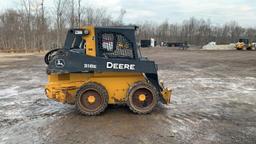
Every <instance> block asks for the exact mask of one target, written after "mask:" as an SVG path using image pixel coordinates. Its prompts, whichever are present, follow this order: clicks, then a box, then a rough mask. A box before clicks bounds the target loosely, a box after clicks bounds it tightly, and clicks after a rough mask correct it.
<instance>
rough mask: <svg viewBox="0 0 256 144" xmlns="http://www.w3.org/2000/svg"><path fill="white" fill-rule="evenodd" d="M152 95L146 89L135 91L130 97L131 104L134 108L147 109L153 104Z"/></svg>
mask: <svg viewBox="0 0 256 144" xmlns="http://www.w3.org/2000/svg"><path fill="white" fill-rule="evenodd" d="M153 99H154V97H153V94H152V92H151V91H150V90H148V89H146V88H140V89H138V90H136V91H135V92H134V94H133V96H132V103H133V105H134V106H135V107H136V108H139V109H147V108H149V107H151V106H152V104H153V102H154V100H153Z"/></svg>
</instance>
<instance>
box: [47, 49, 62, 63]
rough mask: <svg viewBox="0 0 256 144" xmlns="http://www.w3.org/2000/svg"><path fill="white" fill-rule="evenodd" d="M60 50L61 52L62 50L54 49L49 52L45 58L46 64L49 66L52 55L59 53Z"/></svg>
mask: <svg viewBox="0 0 256 144" xmlns="http://www.w3.org/2000/svg"><path fill="white" fill-rule="evenodd" d="M58 50H60V49H53V50H51V51H49V52H48V53H46V55H45V56H44V62H45V64H47V65H49V63H50V61H51V57H52V54H53V53H54V52H57V51H58Z"/></svg>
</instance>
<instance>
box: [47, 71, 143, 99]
mask: <svg viewBox="0 0 256 144" xmlns="http://www.w3.org/2000/svg"><path fill="white" fill-rule="evenodd" d="M144 80H145V77H144V75H143V74H141V73H120V72H117V73H116V72H102V73H72V74H50V75H48V81H49V82H48V84H47V85H46V87H45V88H46V95H47V97H49V98H50V99H54V100H56V101H59V102H62V103H69V104H74V102H75V95H76V91H77V90H78V89H79V88H80V87H81V86H82V85H83V84H86V83H87V82H97V83H100V84H102V85H103V86H104V87H105V88H106V89H107V91H108V94H109V104H118V103H124V102H125V99H126V95H127V90H128V89H129V87H130V85H132V84H133V83H135V82H138V81H144Z"/></svg>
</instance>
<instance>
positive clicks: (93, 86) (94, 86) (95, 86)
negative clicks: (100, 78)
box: [75, 82, 108, 116]
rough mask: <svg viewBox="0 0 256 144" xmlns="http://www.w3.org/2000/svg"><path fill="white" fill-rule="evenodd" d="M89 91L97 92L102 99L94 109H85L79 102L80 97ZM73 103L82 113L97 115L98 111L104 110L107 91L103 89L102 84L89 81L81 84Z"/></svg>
mask: <svg viewBox="0 0 256 144" xmlns="http://www.w3.org/2000/svg"><path fill="white" fill-rule="evenodd" d="M89 91H94V92H97V93H98V94H99V96H100V97H101V98H100V99H101V100H102V101H101V104H100V107H99V108H97V109H95V110H89V109H87V108H86V107H85V106H84V105H83V104H82V102H81V98H82V97H83V95H84V94H86V92H89ZM75 105H76V109H77V111H78V112H79V113H81V114H83V115H89V116H92V115H99V114H100V113H102V112H104V111H105V109H106V108H107V106H108V92H107V90H106V89H105V87H104V86H102V85H101V84H99V83H95V82H89V83H87V84H85V85H83V86H81V88H80V89H79V90H78V91H77V93H76V102H75Z"/></svg>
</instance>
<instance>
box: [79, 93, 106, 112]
mask: <svg viewBox="0 0 256 144" xmlns="http://www.w3.org/2000/svg"><path fill="white" fill-rule="evenodd" d="M80 103H81V106H82V108H83V109H85V110H86V111H97V110H98V109H100V108H101V106H102V104H103V97H102V96H101V95H100V94H99V93H98V92H96V91H94V90H88V91H86V92H84V93H83V94H82V95H81V97H80Z"/></svg>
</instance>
